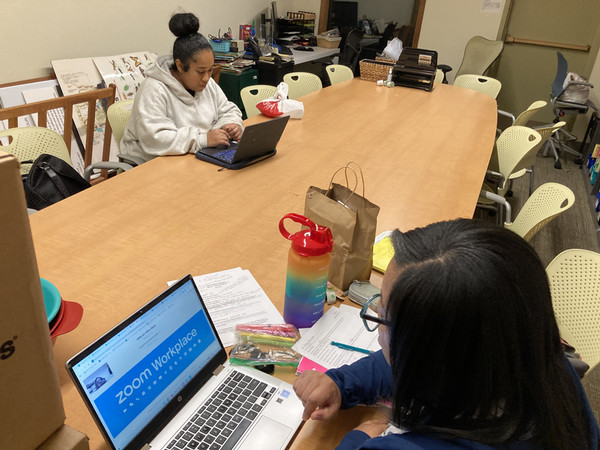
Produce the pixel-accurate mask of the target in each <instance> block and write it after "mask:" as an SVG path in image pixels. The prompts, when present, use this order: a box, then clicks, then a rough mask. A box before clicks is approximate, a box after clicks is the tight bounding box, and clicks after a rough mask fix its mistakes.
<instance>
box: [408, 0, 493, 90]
mask: <svg viewBox="0 0 600 450" xmlns="http://www.w3.org/2000/svg"><path fill="white" fill-rule="evenodd" d="M484 3H486V2H485V1H484V0H452V1H448V0H427V2H426V3H425V11H424V14H423V24H422V25H421V35H420V37H419V48H425V49H429V50H435V51H437V52H438V64H448V65H449V66H451V67H452V68H453V69H454V70H453V71H452V72H450V73H449V74H448V80H449V81H450V82H452V81H453V80H454V73H456V70H458V68H459V66H460V63H461V61H462V58H463V52H464V49H465V44H466V43H467V41H468V40H469V39H470V38H472V37H473V36H483V37H484V38H486V39H491V40H496V39H497V37H498V30H499V28H500V21H501V19H502V9H503V8H504V1H503V0H501V8H500V9H499V10H498V11H482V5H483V4H484Z"/></svg>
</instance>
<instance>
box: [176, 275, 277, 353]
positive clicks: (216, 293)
mask: <svg viewBox="0 0 600 450" xmlns="http://www.w3.org/2000/svg"><path fill="white" fill-rule="evenodd" d="M194 282H195V283H196V286H197V287H198V290H199V291H200V295H201V296H202V300H204V304H205V305H206V308H207V309H208V312H209V314H210V318H211V319H212V321H213V323H214V324H215V327H216V329H217V333H219V337H220V338H221V341H222V342H223V345H224V346H225V347H228V346H230V345H233V344H234V342H235V335H234V332H235V326H236V325H238V324H248V323H252V324H267V323H273V324H275V323H285V322H284V320H283V317H282V316H281V314H280V313H279V311H277V308H275V305H273V303H272V302H271V300H270V299H269V297H267V294H265V292H264V291H263V290H262V288H261V287H260V285H259V284H258V283H257V281H256V280H255V279H254V277H253V276H252V274H251V273H250V272H249V271H248V270H242V269H241V268H240V267H236V268H235V269H229V270H224V271H221V272H215V273H209V274H206V275H200V276H195V277H194ZM173 283H175V281H171V282H169V283H168V284H169V285H171V284H173Z"/></svg>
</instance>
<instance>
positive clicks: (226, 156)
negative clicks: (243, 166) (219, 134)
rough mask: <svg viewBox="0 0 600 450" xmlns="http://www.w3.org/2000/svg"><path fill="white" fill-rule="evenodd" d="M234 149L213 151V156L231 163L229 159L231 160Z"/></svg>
mask: <svg viewBox="0 0 600 450" xmlns="http://www.w3.org/2000/svg"><path fill="white" fill-rule="evenodd" d="M235 151H236V149H230V150H223V151H222V152H219V153H215V155H214V156H213V157H214V158H217V159H220V160H221V161H225V162H226V163H229V164H231V161H233V155H235Z"/></svg>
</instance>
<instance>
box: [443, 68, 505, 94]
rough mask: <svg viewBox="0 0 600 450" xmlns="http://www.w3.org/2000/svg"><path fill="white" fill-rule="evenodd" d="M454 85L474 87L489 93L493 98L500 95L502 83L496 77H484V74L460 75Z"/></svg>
mask: <svg viewBox="0 0 600 450" xmlns="http://www.w3.org/2000/svg"><path fill="white" fill-rule="evenodd" d="M454 86H459V87H463V88H466V89H472V90H474V91H477V92H481V93H483V94H486V95H489V96H490V97H492V98H493V99H496V97H498V94H499V93H500V89H502V83H500V81H498V80H496V79H495V78H490V77H484V76H483V75H470V74H465V75H460V76H458V77H456V79H455V80H454Z"/></svg>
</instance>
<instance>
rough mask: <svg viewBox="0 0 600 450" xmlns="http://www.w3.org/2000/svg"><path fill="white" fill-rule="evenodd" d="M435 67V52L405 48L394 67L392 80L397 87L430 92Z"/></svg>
mask: <svg viewBox="0 0 600 450" xmlns="http://www.w3.org/2000/svg"><path fill="white" fill-rule="evenodd" d="M436 67H437V52H436V51H433V50H424V49H421V48H405V49H404V50H403V51H402V53H401V54H400V58H399V59H398V62H397V63H396V64H395V65H394V70H393V75H392V80H393V81H394V83H395V84H396V85H398V86H405V87H411V88H417V89H424V90H426V91H431V89H433V80H434V79H435V72H436Z"/></svg>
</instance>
